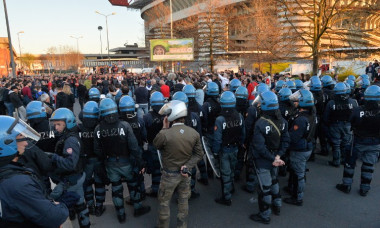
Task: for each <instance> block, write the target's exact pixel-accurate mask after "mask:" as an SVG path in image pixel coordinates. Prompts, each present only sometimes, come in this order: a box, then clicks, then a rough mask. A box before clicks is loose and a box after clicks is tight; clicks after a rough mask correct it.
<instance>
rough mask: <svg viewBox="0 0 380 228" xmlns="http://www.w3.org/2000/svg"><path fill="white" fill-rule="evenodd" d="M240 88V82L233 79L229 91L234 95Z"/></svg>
mask: <svg viewBox="0 0 380 228" xmlns="http://www.w3.org/2000/svg"><path fill="white" fill-rule="evenodd" d="M240 86H241V81H240V80H239V79H237V78H234V79H232V80H231V82H230V91H231V92H233V93H235V92H236V90H237V89H238V88H239V87H240Z"/></svg>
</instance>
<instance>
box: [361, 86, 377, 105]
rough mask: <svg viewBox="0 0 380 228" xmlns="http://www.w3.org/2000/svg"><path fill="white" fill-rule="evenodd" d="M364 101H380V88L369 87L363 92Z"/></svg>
mask: <svg viewBox="0 0 380 228" xmlns="http://www.w3.org/2000/svg"><path fill="white" fill-rule="evenodd" d="M364 100H366V101H380V87H379V86H377V85H371V86H369V87H368V88H367V89H366V90H365V91H364Z"/></svg>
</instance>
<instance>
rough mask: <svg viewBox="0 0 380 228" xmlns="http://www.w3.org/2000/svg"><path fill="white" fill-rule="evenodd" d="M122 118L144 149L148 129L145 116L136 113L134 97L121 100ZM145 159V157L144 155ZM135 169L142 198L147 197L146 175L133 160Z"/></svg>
mask: <svg viewBox="0 0 380 228" xmlns="http://www.w3.org/2000/svg"><path fill="white" fill-rule="evenodd" d="M119 111H120V119H121V120H124V121H126V122H128V123H129V125H131V127H132V130H133V134H134V135H135V137H136V139H137V144H138V146H139V150H140V151H141V153H142V151H143V144H144V143H145V142H146V129H145V123H144V120H143V118H139V117H138V116H137V115H136V104H135V101H134V100H133V98H132V97H130V96H123V97H122V98H121V99H120V101H119ZM143 159H144V157H143ZM132 163H133V169H134V172H135V174H136V175H137V177H136V178H137V182H138V183H137V184H138V191H139V192H140V194H141V199H144V198H145V184H144V175H143V174H141V173H139V170H138V168H139V167H138V166H137V162H136V161H133V162H132Z"/></svg>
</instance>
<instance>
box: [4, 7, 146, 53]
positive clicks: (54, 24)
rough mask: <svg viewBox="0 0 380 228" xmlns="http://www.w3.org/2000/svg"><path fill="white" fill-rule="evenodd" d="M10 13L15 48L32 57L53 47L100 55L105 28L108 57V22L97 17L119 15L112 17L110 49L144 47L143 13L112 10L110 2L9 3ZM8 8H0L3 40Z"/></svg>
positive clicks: (121, 8) (104, 46) (104, 50)
mask: <svg viewBox="0 0 380 228" xmlns="http://www.w3.org/2000/svg"><path fill="white" fill-rule="evenodd" d="M6 3H7V10H8V18H9V26H10V30H11V39H12V44H13V48H14V49H15V50H16V52H17V54H19V42H18V36H17V33H18V32H20V31H24V33H21V34H19V36H20V43H21V51H22V54H24V53H32V54H46V53H47V50H48V48H49V47H57V49H59V46H60V45H61V46H65V45H68V46H71V47H72V48H74V49H75V50H76V46H77V41H76V39H74V38H71V37H70V36H75V37H79V36H83V38H81V39H79V51H80V52H81V53H84V54H99V53H100V32H99V30H98V26H99V25H100V26H102V27H103V30H102V32H101V33H102V34H101V35H102V43H103V54H105V53H107V49H106V48H107V33H106V19H105V17H104V16H101V15H99V14H96V13H95V11H99V12H100V13H102V14H105V15H107V14H111V13H113V12H115V13H116V15H113V16H109V17H108V34H109V46H110V49H113V48H116V47H123V46H124V44H125V43H126V42H128V44H133V43H138V44H139V46H140V45H143V44H144V21H143V20H142V19H141V17H140V11H139V10H130V9H127V8H126V7H120V6H112V5H111V3H109V2H108V0H7V1H6ZM7 36H8V35H7V28H6V22H5V13H4V7H3V4H2V1H1V4H0V37H7Z"/></svg>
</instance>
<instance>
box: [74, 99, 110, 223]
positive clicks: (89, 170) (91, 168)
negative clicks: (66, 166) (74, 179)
mask: <svg viewBox="0 0 380 228" xmlns="http://www.w3.org/2000/svg"><path fill="white" fill-rule="evenodd" d="M80 119H81V121H82V124H79V125H78V127H79V129H80V133H79V134H80V137H81V140H82V142H83V147H84V148H85V150H84V153H85V154H86V163H85V166H84V172H85V173H86V180H85V182H84V191H85V199H86V203H87V207H88V210H89V213H90V214H91V215H96V216H97V217H99V216H101V215H102V214H103V212H104V211H105V207H104V206H103V203H104V201H105V196H106V191H105V183H104V181H105V178H104V177H105V176H106V173H105V168H104V164H103V163H102V162H101V161H100V160H99V159H98V156H97V155H96V154H95V153H94V130H95V127H96V126H97V125H98V122H99V107H98V103H96V102H95V101H88V102H87V103H86V104H85V105H84V106H83V112H82V114H81V117H80ZM93 185H94V186H95V201H94V188H93Z"/></svg>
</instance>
